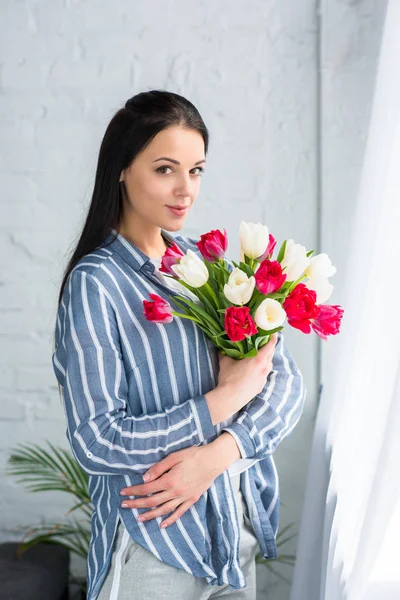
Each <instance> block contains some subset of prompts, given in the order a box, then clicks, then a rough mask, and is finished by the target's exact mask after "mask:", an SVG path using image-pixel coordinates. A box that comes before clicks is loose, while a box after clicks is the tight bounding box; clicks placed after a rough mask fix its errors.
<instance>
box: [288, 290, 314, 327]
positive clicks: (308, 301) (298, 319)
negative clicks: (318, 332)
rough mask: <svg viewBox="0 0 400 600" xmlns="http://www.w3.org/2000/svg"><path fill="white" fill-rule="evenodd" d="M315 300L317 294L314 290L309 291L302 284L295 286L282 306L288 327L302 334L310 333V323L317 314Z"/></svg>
mask: <svg viewBox="0 0 400 600" xmlns="http://www.w3.org/2000/svg"><path fill="white" fill-rule="evenodd" d="M316 300H317V293H316V292H314V290H309V289H308V288H307V287H306V286H305V285H304V283H299V284H297V285H296V287H295V288H294V290H292V291H291V292H290V294H289V295H288V297H287V298H286V299H285V301H284V302H283V304H282V306H283V308H284V310H285V312H286V315H287V320H288V323H289V325H291V326H292V327H295V328H296V329H300V331H302V332H303V333H310V332H311V323H310V321H311V320H312V319H315V317H317V315H318V312H319V307H318V306H317V305H316Z"/></svg>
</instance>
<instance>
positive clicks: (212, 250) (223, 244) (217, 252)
mask: <svg viewBox="0 0 400 600" xmlns="http://www.w3.org/2000/svg"><path fill="white" fill-rule="evenodd" d="M196 246H197V247H198V249H199V250H200V252H201V254H202V256H203V258H205V260H206V261H207V262H216V261H217V260H220V259H221V258H223V256H224V254H225V252H226V249H227V247H228V237H227V234H226V229H224V233H222V231H220V230H219V229H212V230H211V231H209V232H208V233H204V234H203V235H201V236H200V241H198V242H197V243H196Z"/></svg>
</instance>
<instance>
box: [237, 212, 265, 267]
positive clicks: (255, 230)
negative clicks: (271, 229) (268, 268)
mask: <svg viewBox="0 0 400 600" xmlns="http://www.w3.org/2000/svg"><path fill="white" fill-rule="evenodd" d="M239 231H240V253H241V257H242V256H244V255H246V256H247V257H248V258H257V257H258V256H261V255H262V254H264V252H265V251H266V249H267V248H268V246H269V233H268V227H266V226H265V225H262V224H261V223H246V221H242V222H241V223H240V227H239ZM241 260H242V261H243V259H242V258H241Z"/></svg>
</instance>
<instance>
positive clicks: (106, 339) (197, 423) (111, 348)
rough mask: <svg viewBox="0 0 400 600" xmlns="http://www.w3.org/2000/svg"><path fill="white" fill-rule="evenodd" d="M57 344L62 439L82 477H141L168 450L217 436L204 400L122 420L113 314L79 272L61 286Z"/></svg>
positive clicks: (94, 283) (123, 381)
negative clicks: (64, 422)
mask: <svg viewBox="0 0 400 600" xmlns="http://www.w3.org/2000/svg"><path fill="white" fill-rule="evenodd" d="M64 307H65V308H66V310H64ZM57 341H58V344H57V348H58V350H56V351H55V352H54V354H53V357H52V360H53V367H54V371H55V374H56V377H57V379H58V382H59V384H60V385H61V386H62V392H63V398H64V405H65V414H66V419H67V437H68V439H69V442H70V445H71V448H72V451H73V454H74V456H75V458H76V460H77V462H78V463H79V464H80V466H81V467H82V469H83V470H84V471H86V472H87V473H89V474H97V475H107V474H119V475H121V474H132V473H140V474H142V473H144V472H145V471H146V470H147V469H148V468H149V467H150V466H151V465H153V464H154V463H155V462H158V461H160V460H162V459H163V458H164V457H165V456H167V455H168V454H170V453H171V452H174V451H177V450H180V449H183V448H187V447H189V446H196V445H201V444H202V443H203V442H204V440H205V439H208V438H211V437H213V436H215V429H214V425H213V422H212V419H211V415H210V412H209V408H208V404H207V400H206V398H205V396H204V395H199V396H196V397H194V398H189V399H188V400H187V401H186V402H183V403H182V404H179V405H176V406H171V407H168V408H167V409H165V410H163V411H160V412H155V413H151V414H145V415H141V416H139V417H134V416H130V415H128V414H127V394H128V383H127V378H126V374H125V370H124V364H123V361H122V358H121V356H122V354H121V348H120V336H119V330H118V324H117V319H116V314H115V311H114V309H113V307H112V305H111V303H110V301H109V299H108V298H107V295H106V294H105V293H104V290H103V289H102V286H101V284H100V283H99V281H98V280H97V279H96V277H95V276H93V275H91V274H89V273H87V272H85V271H83V270H79V269H75V271H73V273H72V275H71V277H70V280H69V283H68V286H66V292H65V296H64V301H63V303H62V305H61V304H60V313H59V318H58V329H57Z"/></svg>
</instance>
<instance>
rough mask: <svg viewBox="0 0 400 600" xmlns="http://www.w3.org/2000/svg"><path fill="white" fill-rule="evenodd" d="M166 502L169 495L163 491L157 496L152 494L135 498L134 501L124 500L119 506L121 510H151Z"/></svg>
mask: <svg viewBox="0 0 400 600" xmlns="http://www.w3.org/2000/svg"><path fill="white" fill-rule="evenodd" d="M167 500H171V493H170V492H169V491H167V490H165V491H163V492H160V493H159V494H152V495H151V496H144V497H142V498H135V499H134V500H124V501H123V503H122V504H121V506H122V508H153V507H154V506H159V505H160V504H162V503H163V502H166V501H167Z"/></svg>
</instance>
